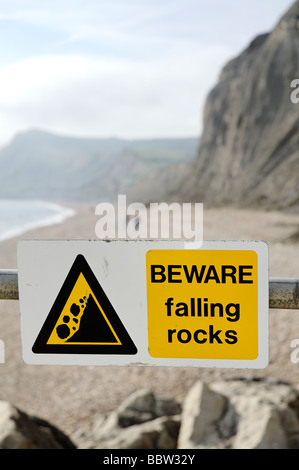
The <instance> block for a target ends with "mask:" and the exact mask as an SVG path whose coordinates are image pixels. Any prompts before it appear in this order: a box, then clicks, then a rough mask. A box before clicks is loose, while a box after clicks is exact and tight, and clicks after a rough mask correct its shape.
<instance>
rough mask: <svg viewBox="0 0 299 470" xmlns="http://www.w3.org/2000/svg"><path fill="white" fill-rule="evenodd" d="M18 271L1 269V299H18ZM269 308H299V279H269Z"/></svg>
mask: <svg viewBox="0 0 299 470" xmlns="http://www.w3.org/2000/svg"><path fill="white" fill-rule="evenodd" d="M18 298H19V289H18V271H17V270H16V269H1V270H0V299H4V300H18ZM269 308H275V309H290V310H296V309H298V310H299V279H291V278H290V279H289V278H277V277H272V278H270V279H269Z"/></svg>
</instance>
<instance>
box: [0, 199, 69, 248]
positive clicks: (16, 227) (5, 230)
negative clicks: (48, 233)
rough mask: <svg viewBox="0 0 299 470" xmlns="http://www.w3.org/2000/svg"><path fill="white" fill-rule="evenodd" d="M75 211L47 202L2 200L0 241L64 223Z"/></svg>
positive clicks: (0, 206) (0, 202)
mask: <svg viewBox="0 0 299 470" xmlns="http://www.w3.org/2000/svg"><path fill="white" fill-rule="evenodd" d="M73 215H75V210H74V209H72V208H69V207H64V206H62V205H59V204H54V203H51V202H46V201H38V200H18V199H0V241H3V240H7V239H8V238H12V237H16V236H18V235H21V234H23V233H25V232H27V231H28V230H32V229H35V228H38V227H45V226H49V225H53V224H58V223H61V222H63V221H64V220H65V219H67V218H69V217H72V216H73Z"/></svg>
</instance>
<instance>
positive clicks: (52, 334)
mask: <svg viewBox="0 0 299 470" xmlns="http://www.w3.org/2000/svg"><path fill="white" fill-rule="evenodd" d="M32 351H33V352H34V353H36V354H40V353H53V354H56V353H63V354H68V353H70V354H136V353H137V348H136V346H135V344H134V343H133V341H132V339H131V337H130V336H129V334H128V332H127V331H126V329H125V327H124V325H123V324H122V322H121V320H120V318H119V316H118V315H117V313H116V312H115V310H114V308H113V306H112V305H111V303H110V301H109V299H108V297H107V296H106V294H105V292H104V291H103V289H102V287H101V285H100V284H99V282H98V280H97V279H96V277H95V275H94V274H93V272H92V270H91V268H90V266H89V265H88V263H87V261H86V259H85V258H84V256H83V255H81V254H80V255H78V256H77V257H76V259H75V261H74V264H73V266H72V267H71V269H70V271H69V273H68V275H67V277H66V279H65V281H64V283H63V286H62V288H61V290H60V292H59V294H58V296H57V298H56V300H55V302H54V304H53V307H52V308H51V310H50V313H49V315H48V316H47V318H46V320H45V323H44V324H43V326H42V328H41V331H40V333H39V335H38V337H37V339H36V341H35V343H34V345H33V347H32Z"/></svg>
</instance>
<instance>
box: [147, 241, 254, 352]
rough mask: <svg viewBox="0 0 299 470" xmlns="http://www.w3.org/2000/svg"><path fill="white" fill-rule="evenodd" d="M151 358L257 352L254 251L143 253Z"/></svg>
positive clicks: (154, 251)
mask: <svg viewBox="0 0 299 470" xmlns="http://www.w3.org/2000/svg"><path fill="white" fill-rule="evenodd" d="M147 293H148V296H147V298H148V334H149V353H150V355H151V356H153V357H168V358H201V359H242V360H246V359H248V360H253V359H256V358H257V357H258V353H259V350H258V337H259V328H258V323H259V322H258V256H257V253H256V252H255V251H251V250H250V251H249V250H242V251H239V250H224V251H219V250H188V251H187V250H171V251H170V250H150V251H149V252H148V253H147Z"/></svg>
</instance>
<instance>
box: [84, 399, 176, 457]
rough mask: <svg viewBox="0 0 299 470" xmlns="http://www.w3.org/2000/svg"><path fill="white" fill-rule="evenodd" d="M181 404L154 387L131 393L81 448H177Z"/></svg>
mask: <svg viewBox="0 0 299 470" xmlns="http://www.w3.org/2000/svg"><path fill="white" fill-rule="evenodd" d="M180 412H181V407H180V404H179V403H178V402H177V401H175V400H173V399H172V398H168V397H158V396H155V395H154V394H153V393H152V392H151V391H150V390H138V391H137V392H135V393H133V394H132V395H130V396H129V397H128V398H127V399H126V400H125V401H124V402H123V403H121V405H120V406H119V407H118V408H117V409H116V410H115V411H113V412H112V413H110V415H109V416H108V417H107V419H106V420H105V421H104V422H103V421H102V420H100V421H99V423H96V424H95V426H94V429H93V431H92V432H91V433H90V434H89V435H88V436H86V437H85V439H84V441H81V442H80V446H81V447H85V448H86V447H88V448H99V449H100V448H104V449H109V448H113V449H126V448H128V449H132V448H136V449H167V448H170V449H173V448H175V447H176V442H177V436H178V431H179V425H180V419H179V414H180Z"/></svg>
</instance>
